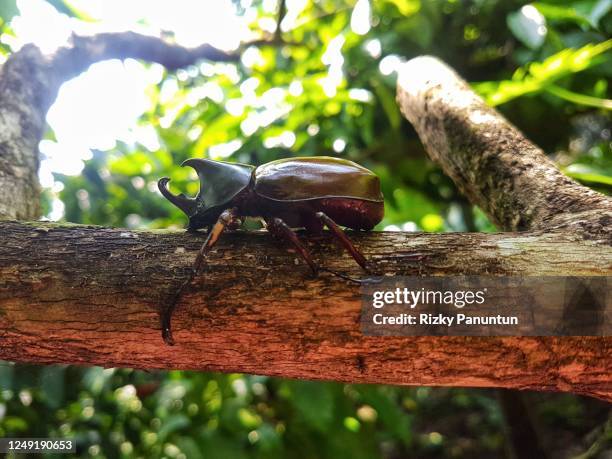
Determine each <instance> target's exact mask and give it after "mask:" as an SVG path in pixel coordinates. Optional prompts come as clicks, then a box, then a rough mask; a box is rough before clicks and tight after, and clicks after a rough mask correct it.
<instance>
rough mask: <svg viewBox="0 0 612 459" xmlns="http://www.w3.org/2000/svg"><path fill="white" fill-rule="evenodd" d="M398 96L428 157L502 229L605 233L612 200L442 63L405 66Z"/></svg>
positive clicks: (611, 218) (610, 222)
mask: <svg viewBox="0 0 612 459" xmlns="http://www.w3.org/2000/svg"><path fill="white" fill-rule="evenodd" d="M397 99H398V103H399V105H400V108H401V110H402V113H403V114H404V115H405V116H406V118H407V119H408V120H409V121H410V122H411V123H412V124H413V126H414V127H415V129H416V130H417V132H418V134H419V136H420V138H421V140H422V142H423V144H424V145H425V147H426V149H427V152H428V153H429V155H430V156H431V157H432V159H433V160H435V161H436V162H438V163H439V164H440V165H441V166H442V168H443V169H444V171H445V172H446V174H447V175H448V176H450V177H451V178H452V179H453V181H454V182H455V183H456V184H457V186H458V187H459V189H460V190H461V191H462V192H463V193H464V194H465V195H466V196H467V197H468V198H469V200H470V201H471V202H472V203H474V204H477V205H478V206H480V207H481V208H482V209H483V210H484V211H485V212H486V213H487V214H488V216H489V218H491V220H492V221H493V222H495V223H496V224H497V225H498V226H499V227H500V228H503V229H505V230H508V231H516V230H527V229H543V228H554V227H557V228H558V227H568V226H571V227H573V228H574V229H580V230H582V231H587V232H588V231H590V229H596V230H597V228H606V227H607V228H608V230H610V227H611V226H612V199H610V198H608V197H606V196H604V195H602V194H599V193H597V192H595V191H593V190H591V189H589V188H587V187H585V186H582V185H580V184H578V183H577V182H575V181H573V180H571V179H570V178H568V177H566V176H565V175H563V173H562V172H561V171H560V170H559V169H558V168H557V167H556V166H555V165H554V163H553V162H552V161H550V160H549V159H548V158H547V157H546V155H545V154H544V153H543V152H542V150H540V149H539V148H538V147H536V146H535V145H533V144H532V143H531V142H529V141H528V140H527V139H525V137H524V136H523V135H522V134H521V133H520V132H519V131H518V129H516V128H515V127H514V126H512V125H511V124H510V123H509V122H508V121H507V120H505V119H504V118H503V117H502V116H501V115H500V114H499V113H498V112H496V111H495V110H494V109H492V108H491V107H488V106H487V105H486V104H485V103H484V101H483V100H482V99H481V98H480V97H479V96H477V95H476V94H475V93H474V92H473V91H472V90H471V89H470V87H469V86H468V84H467V83H466V82H465V81H464V80H462V79H461V78H460V77H459V76H458V75H457V74H456V73H455V72H454V71H453V70H452V69H451V68H449V67H448V66H447V65H446V64H444V63H443V62H441V61H439V60H437V59H436V58H433V57H430V56H424V57H418V58H415V59H412V60H410V61H409V62H407V63H405V64H403V66H402V68H401V70H400V74H399V77H398V85H397ZM608 236H609V237H610V233H609V232H608Z"/></svg>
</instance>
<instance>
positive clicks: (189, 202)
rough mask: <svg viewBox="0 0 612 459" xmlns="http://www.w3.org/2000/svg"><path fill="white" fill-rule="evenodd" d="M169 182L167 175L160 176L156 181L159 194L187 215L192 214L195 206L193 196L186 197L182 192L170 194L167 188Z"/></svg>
mask: <svg viewBox="0 0 612 459" xmlns="http://www.w3.org/2000/svg"><path fill="white" fill-rule="evenodd" d="M169 182H170V179H169V178H168V177H162V178H160V179H159V181H158V182H157V187H158V188H159V191H160V192H161V194H163V195H164V197H165V198H166V199H167V200H168V201H170V202H171V203H172V204H174V205H175V206H176V207H178V208H179V209H181V210H182V211H183V212H185V213H186V214H187V215H188V216H190V215H193V214H194V213H195V211H196V208H197V204H196V200H195V199H193V198H188V197H187V196H185V195H184V194H183V193H181V194H178V195H175V194H172V193H171V192H170V190H169V189H168V183H169Z"/></svg>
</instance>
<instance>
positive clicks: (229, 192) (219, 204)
mask: <svg viewBox="0 0 612 459" xmlns="http://www.w3.org/2000/svg"><path fill="white" fill-rule="evenodd" d="M182 166H190V167H193V168H194V169H195V171H196V172H197V174H198V178H199V179H200V191H199V192H198V195H197V196H196V197H195V198H189V197H187V196H185V195H184V194H183V193H181V194H179V195H174V194H172V193H171V192H170V190H168V182H170V179H169V178H168V177H163V178H161V179H159V182H158V183H157V185H158V187H159V191H161V194H162V195H164V197H165V198H166V199H168V200H169V201H170V202H171V203H172V204H174V205H175V206H176V207H178V208H179V209H181V210H182V211H183V212H185V214H187V216H188V217H189V229H192V230H196V229H199V228H203V227H206V226H210V225H213V224H214V223H215V222H216V221H217V218H219V215H220V214H221V212H223V210H225V209H227V208H228V207H231V205H232V200H233V199H234V198H235V197H236V196H237V195H238V194H239V193H240V192H241V191H243V190H244V189H245V188H247V187H248V186H249V183H250V182H251V179H252V175H253V171H254V170H255V167H254V166H249V165H247V164H238V163H228V162H225V161H213V160H211V159H198V158H192V159H188V160H187V161H185V162H183V164H182Z"/></svg>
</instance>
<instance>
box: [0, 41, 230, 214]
mask: <svg viewBox="0 0 612 459" xmlns="http://www.w3.org/2000/svg"><path fill="white" fill-rule="evenodd" d="M129 57H131V58H135V59H143V60H146V61H148V62H157V63H160V64H162V65H164V66H166V67H167V68H168V69H177V68H180V67H185V66H187V65H189V64H193V63H194V62H196V61H197V60H199V59H211V60H215V61H228V60H236V55H232V54H227V53H224V52H222V51H219V50H217V49H215V48H213V47H211V46H209V45H202V46H199V47H197V48H193V49H189V48H183V47H180V46H177V45H174V44H169V43H166V42H164V41H163V40H161V39H159V38H155V37H148V36H144V35H139V34H136V33H133V32H125V33H106V34H100V35H95V36H92V37H78V36H74V37H73V38H72V43H71V44H70V46H67V47H64V48H60V49H59V50H57V52H56V53H54V54H53V55H43V54H42V53H41V52H40V50H39V49H38V48H36V47H34V46H32V45H27V46H24V47H23V49H21V50H20V51H19V52H17V53H15V54H13V55H12V56H11V57H10V58H9V59H8V60H7V62H6V63H5V64H4V65H3V66H2V69H1V71H0V219H2V218H4V219H20V220H33V219H36V218H38V217H39V216H40V187H39V184H38V175H37V174H38V165H39V154H38V144H39V142H40V140H41V138H42V135H43V132H44V129H45V116H46V114H47V111H48V110H49V107H50V106H51V104H52V103H53V101H54V100H55V98H56V96H57V92H58V90H59V88H60V86H61V84H62V83H63V82H64V81H66V80H68V79H70V78H73V77H75V76H77V75H79V74H80V73H81V72H83V71H85V70H87V68H88V67H89V66H90V65H91V64H93V63H95V62H98V61H101V60H105V59H126V58H129Z"/></svg>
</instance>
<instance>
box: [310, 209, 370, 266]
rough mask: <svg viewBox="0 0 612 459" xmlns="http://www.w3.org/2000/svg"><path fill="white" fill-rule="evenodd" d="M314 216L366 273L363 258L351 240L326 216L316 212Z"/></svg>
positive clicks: (365, 263)
mask: <svg viewBox="0 0 612 459" xmlns="http://www.w3.org/2000/svg"><path fill="white" fill-rule="evenodd" d="M315 215H316V217H317V218H318V219H319V220H321V221H322V222H323V223H324V224H325V226H327V227H328V228H329V230H330V231H331V232H332V234H333V235H334V236H335V237H336V239H337V240H338V241H339V242H340V243H341V244H342V245H343V246H344V248H345V249H346V250H347V252H348V253H350V254H351V256H352V257H353V258H354V259H355V261H356V262H357V263H358V264H359V266H361V267H362V268H363V269H364V270H366V271H368V268H367V262H366V259H365V257H364V256H363V255H362V254H361V252H360V251H359V250H357V248H356V247H355V246H354V245H353V243H352V242H351V240H350V239H349V238H348V236H347V235H346V233H345V232H344V231H342V229H341V228H340V227H339V226H338V224H337V223H336V222H335V221H333V220H332V219H331V218H329V217H328V216H327V215H325V214H324V213H323V212H317V213H316V214H315Z"/></svg>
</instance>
